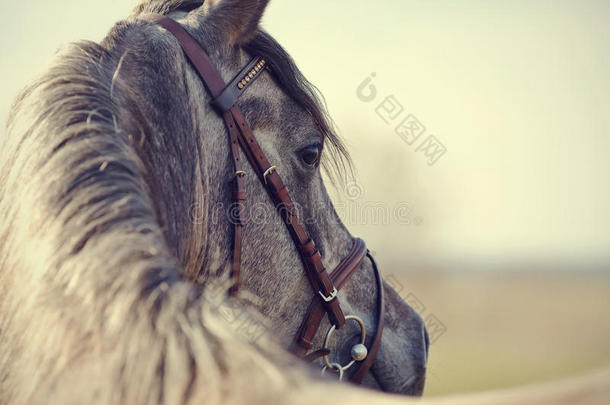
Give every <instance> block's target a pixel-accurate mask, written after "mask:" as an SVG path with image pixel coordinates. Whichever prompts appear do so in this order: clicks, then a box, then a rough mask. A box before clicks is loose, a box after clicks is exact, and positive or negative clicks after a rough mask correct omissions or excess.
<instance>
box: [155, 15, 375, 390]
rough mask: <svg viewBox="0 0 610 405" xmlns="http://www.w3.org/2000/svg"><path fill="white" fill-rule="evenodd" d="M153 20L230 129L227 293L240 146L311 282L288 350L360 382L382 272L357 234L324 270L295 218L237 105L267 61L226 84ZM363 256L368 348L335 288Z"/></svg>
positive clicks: (188, 42)
mask: <svg viewBox="0 0 610 405" xmlns="http://www.w3.org/2000/svg"><path fill="white" fill-rule="evenodd" d="M153 21H154V22H156V23H157V24H159V25H160V26H162V27H163V28H165V29H166V30H168V31H169V32H170V33H171V34H172V35H173V36H174V37H175V38H176V39H177V40H178V42H179V43H180V46H181V47H182V49H183V50H184V53H185V55H186V56H187V58H188V60H189V61H190V62H191V64H192V65H193V66H194V68H195V70H196V71H197V73H198V74H199V77H200V78H201V80H202V81H203V83H204V84H205V87H206V88H207V90H208V91H209V93H210V94H211V95H212V105H213V106H214V108H215V110H216V111H217V112H218V114H219V115H220V116H221V117H222V119H223V120H224V122H225V124H226V127H227V130H228V133H229V141H230V147H231V156H232V159H233V166H234V169H235V177H234V191H233V200H234V202H233V203H234V206H233V208H235V209H234V212H233V214H234V217H235V218H234V220H235V221H234V239H233V261H232V269H231V277H232V280H233V283H234V284H233V285H232V286H231V288H230V290H229V294H231V295H235V294H236V293H237V291H238V288H239V273H240V268H241V245H242V229H243V226H244V223H243V221H242V210H243V203H244V200H245V199H246V193H245V191H244V182H243V178H244V176H245V175H246V172H245V171H244V170H243V165H242V160H241V158H240V148H241V150H242V151H243V152H244V154H245V155H246V157H247V158H248V161H249V162H250V165H251V166H252V168H253V169H254V171H255V172H256V174H257V176H258V178H259V179H260V181H261V182H262V184H263V186H264V188H265V189H266V190H267V192H268V194H269V196H270V197H271V200H272V201H273V203H274V204H275V206H276V208H277V211H278V213H279V214H280V216H281V217H282V219H283V221H284V223H285V224H286V227H287V228H288V231H289V233H290V235H291V237H292V239H293V241H294V243H295V246H296V248H297V251H298V252H299V254H300V257H301V260H302V262H303V267H304V269H305V274H306V275H307V278H308V280H309V283H310V284H311V286H312V288H313V290H314V291H316V293H315V294H314V297H313V299H312V301H311V303H310V304H309V307H308V309H307V314H306V315H305V318H304V319H303V322H302V323H301V326H300V327H299V329H298V330H297V333H296V335H295V337H294V339H293V341H292V344H291V345H290V351H291V352H292V353H294V354H295V355H296V356H298V357H301V358H303V359H306V360H309V361H312V360H314V359H317V358H319V357H323V360H324V363H325V366H324V368H323V369H322V373H324V372H325V371H327V370H329V371H332V372H334V373H336V374H338V375H339V379H342V378H343V374H344V372H345V371H346V370H347V369H349V368H350V367H352V366H354V365H357V370H356V372H355V373H354V374H352V376H351V378H350V381H352V382H354V383H357V384H359V383H361V382H362V379H363V378H364V375H365V374H366V372H367V371H368V370H369V368H370V367H371V365H372V364H373V362H374V361H375V358H376V356H377V351H378V350H379V346H380V345H381V334H382V331H383V318H384V302H383V285H382V280H381V275H380V273H379V270H378V268H377V265H376V263H375V260H374V259H373V257H372V256H371V255H370V253H369V252H368V250H367V249H366V245H365V244H364V241H363V240H362V239H358V238H356V239H354V242H353V246H352V248H351V250H350V252H349V253H348V255H347V256H346V257H345V258H344V259H343V260H342V261H341V262H340V263H339V264H338V265H337V267H335V269H334V270H333V271H332V272H330V273H328V272H327V271H326V268H325V267H324V265H323V263H322V257H321V255H320V252H319V251H318V249H317V248H316V245H315V243H314V241H313V239H311V238H310V237H309V235H308V233H307V231H306V230H305V228H304V227H303V225H302V224H301V222H300V221H299V218H298V216H297V212H296V209H295V206H294V204H293V202H292V199H291V198H290V194H289V193H288V189H287V188H286V186H285V185H284V183H283V181H282V179H281V178H280V175H279V174H278V168H277V167H276V166H274V165H272V164H271V163H269V161H268V160H267V158H266V157H265V154H264V153H263V151H262V149H261V147H260V145H259V144H258V142H257V141H256V138H255V137H254V135H253V133H252V130H251V129H250V126H249V125H248V124H247V123H246V121H245V119H244V116H243V114H242V113H241V111H240V110H239V108H238V107H237V106H236V105H235V103H236V101H237V99H238V98H239V96H240V95H241V94H242V93H243V92H244V91H245V90H246V89H247V88H248V86H249V85H250V84H251V83H252V82H254V80H256V78H257V77H259V76H260V74H261V73H262V71H263V70H264V69H265V68H266V62H265V60H264V59H263V58H261V57H255V58H254V59H252V61H251V62H250V63H248V65H246V67H244V68H243V69H242V70H241V71H240V72H239V73H238V74H237V76H235V78H234V79H233V80H231V82H230V83H229V84H228V85H227V84H225V82H224V80H223V79H222V77H221V75H220V73H219V72H218V70H217V69H216V68H215V67H214V65H213V64H212V63H211V61H210V58H209V57H208V55H207V53H206V52H205V50H204V49H203V48H202V47H201V46H200V45H199V44H198V43H197V41H196V40H195V39H194V38H193V37H192V36H191V35H190V34H189V33H188V32H187V31H186V30H185V29H184V28H183V27H182V26H181V25H180V24H178V23H177V22H175V21H174V20H172V19H170V18H167V17H163V16H160V15H159V16H154V17H153ZM365 257H368V258H369V260H370V261H371V263H372V265H373V270H374V273H375V280H376V287H377V328H376V331H375V335H374V336H373V340H372V344H370V345H369V347H368V348H367V346H366V343H367V334H366V327H365V325H364V322H363V321H362V320H361V319H360V318H358V317H357V316H354V315H348V316H345V315H344V313H343V310H342V309H341V305H340V304H339V299H338V298H337V292H338V290H340V289H341V287H343V285H344V284H345V283H346V282H347V280H348V279H349V278H350V276H351V275H352V274H353V273H354V271H355V270H356V268H358V267H359V266H360V264H361V263H362V261H363V260H364V258H365ZM325 314H327V315H328V318H329V321H330V323H331V325H332V326H331V327H330V329H329V330H328V332H327V334H326V338H325V340H324V347H323V348H322V349H319V350H316V351H313V352H311V353H308V352H309V351H310V350H311V348H312V346H313V341H314V338H315V336H316V332H317V331H318V329H319V327H320V324H321V322H322V319H323V318H324V315H325ZM348 320H352V321H354V322H356V323H357V324H358V325H359V326H360V331H361V334H360V340H359V343H358V344H356V345H355V346H354V347H353V348H352V351H351V355H352V361H350V362H349V363H348V364H347V365H341V364H339V363H337V362H334V361H332V360H331V359H330V357H329V355H330V350H329V349H328V346H329V341H330V338H331V337H332V334H333V333H334V331H335V330H336V329H339V328H341V327H342V326H343V325H344V324H345V323H346V321H348Z"/></svg>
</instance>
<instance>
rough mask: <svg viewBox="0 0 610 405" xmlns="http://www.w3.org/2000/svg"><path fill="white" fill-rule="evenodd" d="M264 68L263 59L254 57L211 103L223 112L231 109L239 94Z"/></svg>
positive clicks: (219, 111)
mask: <svg viewBox="0 0 610 405" xmlns="http://www.w3.org/2000/svg"><path fill="white" fill-rule="evenodd" d="M264 69H265V59H263V58H258V57H255V58H253V59H252V60H251V61H250V63H248V64H247V65H246V67H245V68H243V69H242V70H241V71H240V72H239V73H238V74H237V75H235V77H234V78H233V80H231V83H229V84H228V85H227V87H225V89H224V90H223V91H222V93H220V95H219V96H218V97H215V98H214V99H213V100H212V102H211V104H212V106H213V107H214V108H215V109H216V111H218V113H219V114H221V115H222V114H223V113H225V112H227V111H229V110H230V109H231V107H233V105H234V104H235V102H236V101H237V99H238V98H239V96H241V95H242V93H243V92H244V91H246V89H247V88H248V86H250V84H252V83H253V82H254V80H255V79H256V78H257V77H258V76H259V73H260V72H261V71H263V70H264Z"/></svg>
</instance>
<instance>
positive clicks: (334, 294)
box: [318, 287, 337, 302]
mask: <svg viewBox="0 0 610 405" xmlns="http://www.w3.org/2000/svg"><path fill="white" fill-rule="evenodd" d="M318 294H320V297H322V299H323V300H324V301H325V302H331V301H332V300H334V299H335V298H336V297H337V287H333V290H332V291H331V292H330V295H329V296H328V297H327V296H326V295H324V293H323V292H322V290H320V291H318Z"/></svg>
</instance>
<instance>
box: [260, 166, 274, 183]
mask: <svg viewBox="0 0 610 405" xmlns="http://www.w3.org/2000/svg"><path fill="white" fill-rule="evenodd" d="M276 170H277V166H271V167H270V168H268V169H267V170H265V173H263V180H265V184H267V176H269V175H270V174H271V173H273V172H275V171H276Z"/></svg>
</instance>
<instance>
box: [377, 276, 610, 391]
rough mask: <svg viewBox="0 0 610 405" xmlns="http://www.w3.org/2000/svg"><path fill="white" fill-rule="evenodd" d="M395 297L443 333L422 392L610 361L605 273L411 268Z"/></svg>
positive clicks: (549, 376) (513, 380) (514, 382)
mask: <svg viewBox="0 0 610 405" xmlns="http://www.w3.org/2000/svg"><path fill="white" fill-rule="evenodd" d="M391 270H392V269H391V268H386V269H384V273H385V274H386V276H387V275H390V274H397V276H396V279H397V281H398V282H399V283H400V284H401V285H402V288H403V289H402V292H401V295H402V296H403V297H407V296H408V295H409V293H412V294H413V295H411V296H409V298H408V299H409V300H413V297H414V296H416V297H417V298H418V299H419V301H420V302H421V304H422V305H424V306H425V310H424V311H423V312H424V313H423V316H424V318H426V317H427V316H429V315H430V314H433V315H435V316H436V317H437V318H438V319H439V320H440V321H441V322H442V323H443V324H444V325H445V326H446V332H445V333H444V334H442V335H441V336H440V337H438V338H437V340H436V342H434V343H433V344H432V346H431V350H430V359H429V373H428V382H427V388H426V395H427V396H434V395H444V394H450V393H458V392H471V391H480V390H488V389H495V388H503V387H512V386H518V385H523V384H529V383H534V382H541V381H547V380H553V379H556V378H560V377H564V376H570V375H575V374H578V373H581V372H585V371H589V370H592V369H595V368H598V367H602V366H607V365H610V320H609V318H608V309H609V308H610V305H609V304H610V274H607V273H606V274H604V273H599V272H597V273H592V272H585V273H578V272H572V273H571V274H568V273H565V272H554V271H536V272H493V273H490V272H485V273H483V272H460V273H459V274H458V273H446V272H443V273H434V272H428V273H426V272H411V273H409V274H405V273H404V272H401V273H392V272H391Z"/></svg>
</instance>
